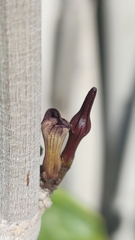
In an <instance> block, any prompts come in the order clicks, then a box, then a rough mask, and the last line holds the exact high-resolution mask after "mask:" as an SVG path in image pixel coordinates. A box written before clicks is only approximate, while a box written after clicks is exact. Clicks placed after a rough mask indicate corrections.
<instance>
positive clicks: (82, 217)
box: [38, 189, 108, 240]
mask: <svg viewBox="0 0 135 240" xmlns="http://www.w3.org/2000/svg"><path fill="white" fill-rule="evenodd" d="M51 199H52V202H53V205H52V206H51V208H50V209H47V210H46V211H45V213H44V214H43V216H42V223H41V230H40V234H39V237H38V240H107V239H108V237H107V233H106V229H105V224H104V219H103V218H102V217H101V216H100V215H99V214H98V213H96V212H94V211H92V210H89V209H86V208H84V207H83V206H82V205H80V204H79V203H77V201H76V200H75V199H73V198H72V197H71V196H70V195H69V194H68V193H66V192H65V191H63V190H60V189H59V190H57V191H56V192H55V193H54V194H53V195H52V197H51Z"/></svg>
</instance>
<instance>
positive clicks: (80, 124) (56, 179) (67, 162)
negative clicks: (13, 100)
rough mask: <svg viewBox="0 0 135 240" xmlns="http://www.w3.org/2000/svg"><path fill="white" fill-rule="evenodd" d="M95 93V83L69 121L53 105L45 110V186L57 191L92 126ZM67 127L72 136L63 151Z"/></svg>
mask: <svg viewBox="0 0 135 240" xmlns="http://www.w3.org/2000/svg"><path fill="white" fill-rule="evenodd" d="M96 93H97V89H96V88H95V87H94V88H92V89H91V90H90V91H89V92H88V94H87V96H86V98H85V100H84V102H83V104H82V107H81V109H80V110H79V112H78V113H77V114H75V116H74V117H73V118H72V119H71V121H70V123H68V122H67V121H66V120H65V119H63V118H61V116H60V113H59V112H58V111H57V110H56V109H53V108H52V109H49V110H48V111H47V112H46V114H45V116H44V119H43V121H42V123H41V129H42V134H43V138H44V142H45V149H46V152H45V157H44V160H43V164H42V166H41V167H40V177H41V183H40V186H41V187H42V188H48V189H50V191H54V190H55V189H56V188H57V186H58V185H59V183H60V182H61V181H62V179H63V178H64V176H65V174H66V172H67V171H68V170H69V168H70V166H71V164H72V161H73V159H74V155H75V151H76V149H77V147H78V145H79V143H80V141H81V139H82V138H83V137H84V136H86V135H87V134H88V132H89V131H90V129H91V120H90V111H91V108H92V105H93V102H94V99H95V96H96ZM68 131H69V138H68V141H67V144H66V146H65V149H64V151H63V152H62V154H61V148H62V144H63V141H64V139H65V136H66V134H67V133H68Z"/></svg>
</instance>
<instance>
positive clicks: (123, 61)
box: [42, 0, 135, 240]
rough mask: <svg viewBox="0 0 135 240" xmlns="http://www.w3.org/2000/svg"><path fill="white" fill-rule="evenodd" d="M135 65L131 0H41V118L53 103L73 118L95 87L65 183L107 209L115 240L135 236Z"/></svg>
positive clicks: (99, 208)
mask: <svg viewBox="0 0 135 240" xmlns="http://www.w3.org/2000/svg"><path fill="white" fill-rule="evenodd" d="M134 66H135V1H134V0H125V1H123V0H109V1H108V0H95V1H94V0H55V1H54V0H49V1H47V0H42V118H43V116H44V113H45V111H46V110H47V109H48V108H50V107H53V108H57V109H58V110H59V111H60V113H61V115H62V117H63V118H65V119H67V120H69V121H70V119H71V118H72V116H73V115H74V114H75V113H76V112H77V111H78V110H79V108H80V106H81V104H82V102H83V100H84V98H85V96H86V94H87V92H88V91H89V89H90V88H92V87H94V86H95V87H96V88H97V89H98V93H97V96H96V99H95V102H94V105H93V108H92V112H91V121H92V129H91V132H90V134H89V135H87V136H86V137H85V138H84V139H83V141H82V142H81V143H80V145H79V147H78V149H77V152H76V155H75V159H74V162H73V165H72V167H71V169H70V171H69V172H68V174H67V175H66V177H65V179H64V181H63V182H62V184H61V186H60V187H62V188H64V189H66V191H67V192H69V193H70V194H72V195H73V196H74V197H75V198H76V199H77V200H78V201H79V202H81V203H82V204H84V205H85V206H87V207H90V208H91V209H93V210H95V211H98V212H100V213H101V214H102V215H103V216H104V218H105V220H106V226H107V231H108V234H109V237H110V239H111V240H127V239H128V240H134V239H135V151H134V144H135V143H134V142H135V70H134V69H135V68H134ZM42 146H43V143H42ZM64 240H65V239H64Z"/></svg>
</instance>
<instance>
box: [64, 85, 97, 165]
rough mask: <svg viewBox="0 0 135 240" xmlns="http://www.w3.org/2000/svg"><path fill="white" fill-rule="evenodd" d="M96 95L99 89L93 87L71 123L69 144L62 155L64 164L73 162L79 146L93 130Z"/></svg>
mask: <svg viewBox="0 0 135 240" xmlns="http://www.w3.org/2000/svg"><path fill="white" fill-rule="evenodd" d="M96 93H97V89H96V88H95V87H93V88H92V89H91V90H90V91H89V92H88V94H87V96H86V98H85V100H84V102H83V104H82V107H81V109H80V110H79V112H78V113H77V114H76V115H75V116H74V117H73V118H72V119H71V121H70V124H71V125H72V127H71V129H70V131H69V138H68V142H67V144H66V146H65V149H64V151H63V152H62V155H61V157H62V159H63V160H64V162H71V161H72V160H73V158H74V154H75V151H76V148H77V146H78V144H79V143H80V141H81V139H82V138H83V137H84V136H86V135H87V134H88V132H89V131H90V129H91V120H90V112H91V108H92V105H93V102H94V99H95V96H96Z"/></svg>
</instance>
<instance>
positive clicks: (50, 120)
mask: <svg viewBox="0 0 135 240" xmlns="http://www.w3.org/2000/svg"><path fill="white" fill-rule="evenodd" d="M70 128H71V125H70V124H69V123H68V122H67V121H66V120H65V119H63V118H61V115H60V113H59V112H58V110H56V109H54V108H51V109H48V110H47V112H46V114H45V116H44V118H43V121H42V123H41V130H42V135H43V139H44V143H45V157H44V160H43V165H42V166H41V168H40V170H41V173H42V177H43V176H44V177H43V178H46V179H53V178H55V177H56V176H57V174H58V172H59V170H60V168H61V158H60V154H61V148H62V144H63V141H64V139H65V137H66V134H67V133H68V131H69V129H70Z"/></svg>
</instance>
